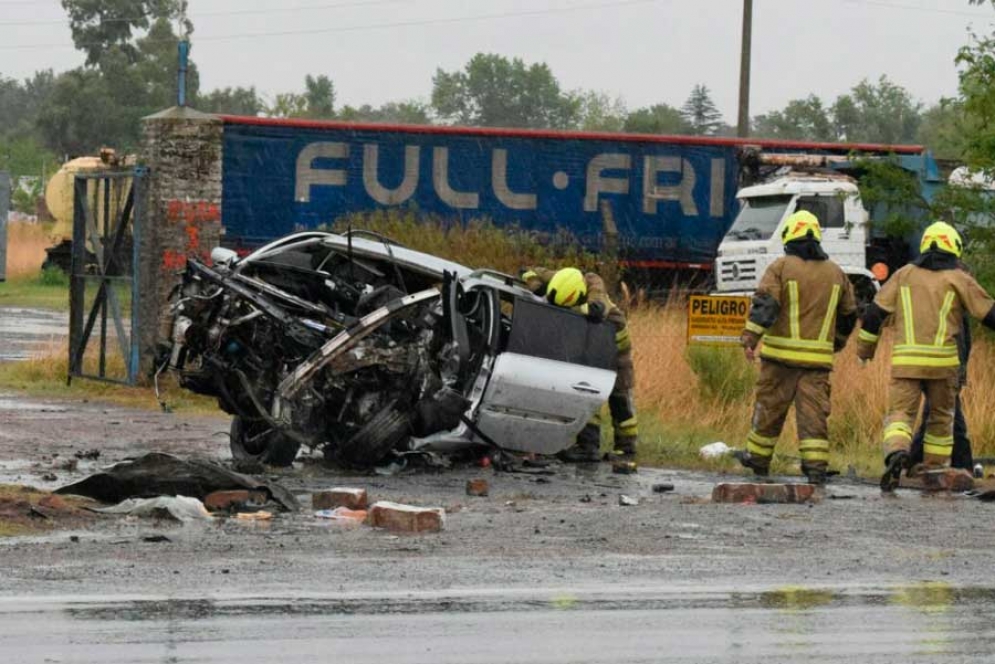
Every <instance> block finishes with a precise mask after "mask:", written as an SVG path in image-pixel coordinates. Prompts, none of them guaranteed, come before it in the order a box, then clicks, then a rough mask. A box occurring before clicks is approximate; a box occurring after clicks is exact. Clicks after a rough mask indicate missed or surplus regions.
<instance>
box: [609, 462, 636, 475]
mask: <svg viewBox="0 0 995 664" xmlns="http://www.w3.org/2000/svg"><path fill="white" fill-rule="evenodd" d="M638 470H639V466H637V465H636V462H635V461H614V462H612V472H613V473H615V474H616V475H632V474H634V473H636V472H638Z"/></svg>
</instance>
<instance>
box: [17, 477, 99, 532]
mask: <svg viewBox="0 0 995 664" xmlns="http://www.w3.org/2000/svg"><path fill="white" fill-rule="evenodd" d="M90 506H91V503H90V501H89V500H86V499H81V498H64V497H62V496H56V495H53V494H51V493H49V492H48V491H41V490H39V489H35V488H33V487H29V486H21V485H16V484H0V537H12V536H17V535H29V534H31V533H35V532H39V531H44V530H51V529H56V528H58V529H66V528H77V527H80V526H84V525H87V524H89V522H91V521H93V520H94V518H96V517H95V515H94V514H93V513H92V512H90V511H88V509H87V508H88V507H90Z"/></svg>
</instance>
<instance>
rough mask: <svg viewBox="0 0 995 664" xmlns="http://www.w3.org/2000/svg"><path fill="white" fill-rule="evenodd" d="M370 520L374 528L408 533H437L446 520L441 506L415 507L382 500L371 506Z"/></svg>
mask: <svg viewBox="0 0 995 664" xmlns="http://www.w3.org/2000/svg"><path fill="white" fill-rule="evenodd" d="M368 522H369V524H370V525H371V526H373V527H374V528H386V529H387V530H393V531H397V532H407V533H437V532H439V531H441V530H442V529H443V527H444V526H445V522H446V511H445V510H444V509H442V508H441V507H415V506H414V505H401V504H400V503H391V502H386V501H380V502H377V503H373V506H372V507H370V514H369V517H368Z"/></svg>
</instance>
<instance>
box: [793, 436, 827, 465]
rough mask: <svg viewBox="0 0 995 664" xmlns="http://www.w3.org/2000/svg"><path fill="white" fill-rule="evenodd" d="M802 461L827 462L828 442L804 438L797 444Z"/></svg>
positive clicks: (821, 439) (820, 439)
mask: <svg viewBox="0 0 995 664" xmlns="http://www.w3.org/2000/svg"><path fill="white" fill-rule="evenodd" d="M798 451H799V452H801V457H802V461H825V462H828V461H829V441H828V440H825V439H823V438H805V439H803V440H801V441H799V442H798Z"/></svg>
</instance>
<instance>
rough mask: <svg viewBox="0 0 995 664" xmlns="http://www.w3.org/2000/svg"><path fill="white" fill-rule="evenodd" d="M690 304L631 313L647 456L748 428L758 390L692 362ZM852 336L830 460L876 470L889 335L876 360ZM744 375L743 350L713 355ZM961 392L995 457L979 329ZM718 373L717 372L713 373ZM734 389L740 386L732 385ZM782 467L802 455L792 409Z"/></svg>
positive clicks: (843, 361)
mask: <svg viewBox="0 0 995 664" xmlns="http://www.w3.org/2000/svg"><path fill="white" fill-rule="evenodd" d="M686 324H687V317H686V307H685V305H684V302H683V301H682V299H681V298H680V297H676V298H672V299H671V301H670V302H668V303H667V304H666V305H663V306H654V305H642V306H639V307H637V308H635V309H634V310H632V311H630V313H629V325H630V328H631V331H632V340H633V348H634V356H635V362H636V398H637V402H638V405H639V408H640V411H641V412H640V419H641V420H642V421H643V422H644V423H646V424H645V425H644V435H643V438H644V441H643V445H644V448H643V449H642V450H641V454H644V455H645V457H646V459H647V460H650V461H660V462H664V463H665V462H666V461H667V460H668V459H674V460H677V461H680V460H682V459H683V460H685V461H688V462H690V458H691V457H693V456H694V455H695V454H696V451H697V449H698V448H699V447H700V446H701V445H703V444H706V443H709V442H714V441H718V440H722V441H724V442H726V443H727V444H729V445H730V446H733V447H743V446H744V445H745V442H744V441H745V437H746V434H747V433H748V432H749V427H750V418H751V415H752V409H753V394H752V390H751V391H750V393H747V394H743V395H741V396H740V397H739V398H725V399H724V398H721V395H719V396H716V389H715V388H714V386H712V385H706V384H705V381H703V379H702V377H701V376H700V375H699V374H697V373H695V371H694V370H693V369H692V362H690V361H689V351H688V347H687V342H686ZM855 346H856V340H855V337H854V338H853V339H851V342H850V344H849V345H848V346H847V348H846V349H845V350H844V351H843V352H842V353H840V354H839V355H837V357H836V366H835V370H834V371H833V375H832V383H833V404H832V415H831V417H830V420H829V430H830V439H831V444H832V450H833V451H832V456H833V462H832V463H833V466H835V467H837V468H841V469H843V470H845V469H846V468H847V467H848V466H851V465H852V466H853V467H854V468H855V469H856V470H857V471H858V472H860V473H861V474H865V475H872V474H874V473H875V472H879V471H880V466H881V455H880V436H881V429H882V426H881V423H882V421H883V418H884V415H885V410H886V408H887V396H888V382H889V377H890V363H889V358H890V350H891V340H890V336H889V333H888V332H887V331H886V332H885V334H884V335H883V337H882V342H881V345H880V347H879V348H878V352H877V356H876V358H875V360H874V361H873V362H871V363H870V364H868V365H867V366H865V367H861V366H860V365H859V363H858V362H857V358H856V353H855V350H854V348H855ZM712 357H713V358H714V360H715V361H716V362H725V363H726V370H727V371H728V373H729V374H730V375H733V376H736V377H741V376H742V371H743V365H745V364H746V360H745V358H743V356H742V352H741V351H739V350H738V349H730V350H729V351H728V352H727V353H725V354H721V353H717V354H715V355H713V356H712ZM968 375H969V381H968V387H967V388H965V390H964V392H963V398H964V412H965V415H966V417H967V421H968V429H969V431H970V435H971V440H972V443H973V449H974V453H975V455H976V456H995V343H993V342H992V341H991V340H990V339H989V338H988V336H987V335H981V334H979V335H977V338H976V340H975V344H974V348H973V350H972V354H971V362H970V365H969V367H968ZM710 380H714V379H710ZM729 392H730V393H732V394H735V390H729ZM777 452H778V457H779V458H781V459H782V464H781V466H782V467H785V466H787V465H790V464H791V463H792V462H793V460H794V459H797V457H798V447H797V442H796V432H795V424H794V416H793V414H792V415H791V416H789V420H788V423H787V425H786V426H785V430H784V432H783V433H782V435H781V439H780V442H779V444H778V450H777Z"/></svg>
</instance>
